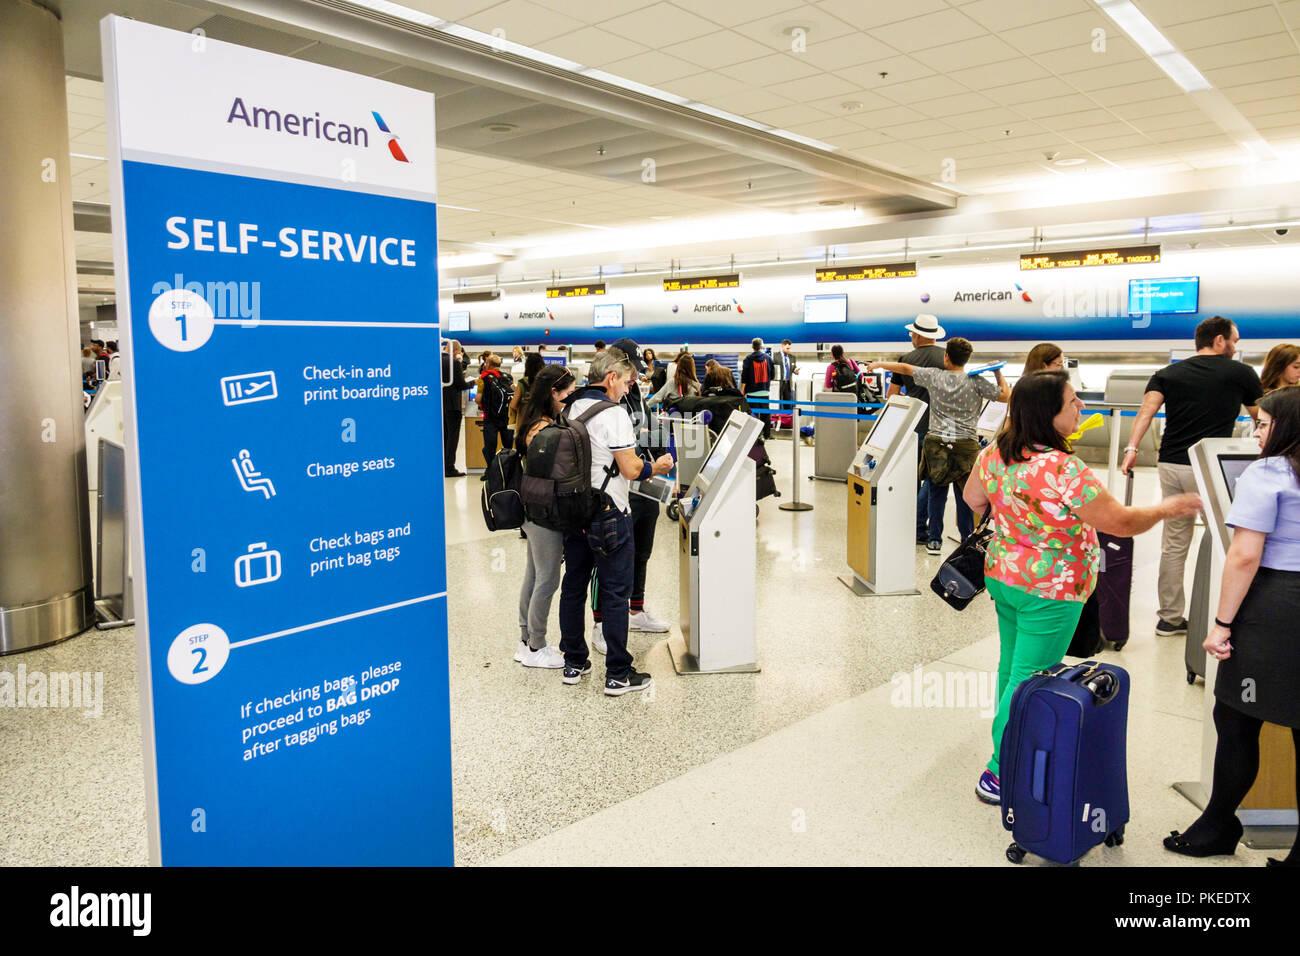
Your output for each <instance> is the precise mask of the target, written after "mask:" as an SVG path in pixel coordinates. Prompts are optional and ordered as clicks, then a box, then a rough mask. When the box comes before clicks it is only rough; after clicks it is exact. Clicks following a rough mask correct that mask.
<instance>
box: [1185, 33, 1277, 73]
mask: <svg viewBox="0 0 1300 956" xmlns="http://www.w3.org/2000/svg"><path fill="white" fill-rule="evenodd" d="M1295 28H1300V23H1298V24H1296V27H1295ZM1295 28H1293V29H1295ZM1295 52H1296V44H1295V43H1294V42H1293V41H1292V39H1291V37H1290V36H1289V35H1288V34H1286V33H1281V32H1279V33H1274V34H1270V35H1269V36H1262V37H1251V38H1250V39H1249V40H1237V41H1235V42H1233V43H1220V44H1218V45H1217V46H1207V47H1201V49H1199V50H1197V51H1196V53H1195V54H1194V55H1193V56H1191V57H1190V59H1191V61H1192V63H1193V64H1195V66H1196V68H1197V69H1198V70H1200V71H1201V72H1202V73H1205V72H1207V71H1209V70H1217V69H1219V68H1221V67H1225V66H1238V65H1239V64H1242V63H1260V62H1263V61H1264V60H1274V59H1277V58H1278V57H1280V56H1292V55H1293V54H1294V53H1295Z"/></svg>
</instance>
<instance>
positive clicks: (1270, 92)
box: [1223, 77, 1300, 105]
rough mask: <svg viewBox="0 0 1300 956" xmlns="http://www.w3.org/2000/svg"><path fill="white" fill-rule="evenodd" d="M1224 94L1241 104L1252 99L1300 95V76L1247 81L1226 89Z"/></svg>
mask: <svg viewBox="0 0 1300 956" xmlns="http://www.w3.org/2000/svg"><path fill="white" fill-rule="evenodd" d="M1223 95H1224V96H1226V97H1227V98H1228V99H1230V100H1231V101H1232V102H1233V103H1235V104H1237V105H1240V104H1242V103H1249V102H1251V101H1252V100H1268V99H1273V98H1274V97H1277V96H1300V77H1289V78H1287V79H1284V80H1269V81H1268V82H1266V83H1246V84H1243V85H1242V86H1234V87H1233V88H1232V89H1230V90H1224V91H1223Z"/></svg>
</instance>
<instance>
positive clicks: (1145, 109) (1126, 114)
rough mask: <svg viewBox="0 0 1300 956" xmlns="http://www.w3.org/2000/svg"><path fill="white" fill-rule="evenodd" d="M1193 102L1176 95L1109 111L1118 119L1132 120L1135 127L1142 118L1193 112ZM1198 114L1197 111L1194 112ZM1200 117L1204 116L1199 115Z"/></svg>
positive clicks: (1185, 96) (1125, 105)
mask: <svg viewBox="0 0 1300 956" xmlns="http://www.w3.org/2000/svg"><path fill="white" fill-rule="evenodd" d="M1195 105H1196V104H1195V102H1194V101H1193V100H1192V99H1191V98H1190V97H1189V96H1187V94H1185V93H1182V92H1180V93H1178V95H1176V96H1164V97H1160V98H1158V99H1153V100H1138V101H1137V102H1136V103H1121V104H1119V105H1118V106H1112V107H1109V109H1110V111H1111V112H1112V113H1114V114H1115V115H1116V116H1118V117H1119V118H1120V119H1126V120H1133V121H1134V122H1135V123H1136V124H1137V125H1139V126H1140V125H1141V120H1142V118H1143V117H1148V116H1164V115H1167V114H1170V113H1183V112H1186V111H1188V110H1193V109H1194V107H1195ZM1196 112H1197V113H1198V114H1199V110H1197V111H1196ZM1200 115H1201V116H1202V117H1203V116H1204V114H1200Z"/></svg>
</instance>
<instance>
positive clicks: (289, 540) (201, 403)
mask: <svg viewBox="0 0 1300 956" xmlns="http://www.w3.org/2000/svg"><path fill="white" fill-rule="evenodd" d="M103 48H104V58H105V79H106V82H107V91H106V92H107V100H108V116H109V129H110V134H109V141H110V147H111V153H110V155H111V165H112V176H113V190H114V192H113V233H114V241H115V244H116V262H117V296H118V301H117V306H118V314H119V317H120V323H119V324H120V326H121V334H122V338H123V340H124V347H123V352H124V354H125V358H126V367H125V374H124V376H123V377H124V380H125V395H126V402H127V404H126V416H127V443H128V446H129V452H130V453H129V456H128V461H129V464H128V472H129V473H128V487H129V492H130V507H131V509H132V519H133V526H132V533H133V538H134V552H133V553H134V557H133V564H134V573H135V586H136V599H137V604H136V607H137V625H136V630H137V639H138V643H139V660H140V697H141V717H142V722H143V728H144V731H143V732H144V740H145V764H146V774H147V776H148V785H149V786H148V791H149V815H150V836H151V846H152V853H153V859H154V862H156V863H163V864H182V865H188V864H216V865H224V864H304V865H314V864H374V865H385V864H450V863H451V861H452V835H451V833H452V828H451V761H450V731H449V714H448V707H449V704H448V665H447V611H446V554H445V550H444V548H445V542H444V535H443V500H442V480H441V475H442V474H443V468H442V461H441V455H442V440H441V432H440V426H441V422H442V415H441V408H440V397H441V394H440V390H439V387H438V385H439V383H438V362H437V355H438V345H439V343H438V325H437V322H438V317H437V299H438V290H437V260H436V252H437V245H436V243H437V239H436V234H435V220H436V213H435V210H436V207H435V194H434V157H435V152H434V114H433V97H432V96H431V95H429V94H428V93H423V92H419V91H416V90H411V89H407V88H404V87H400V86H395V85H392V84H389V83H384V82H381V81H379V80H374V79H368V78H365V77H359V76H353V75H351V74H348V73H344V72H341V71H339V70H334V69H330V68H327V67H323V66H318V65H315V64H312V63H306V62H303V61H300V60H294V59H289V58H286V57H281V56H274V55H271V54H267V53H262V52H258V51H254V50H248V49H244V48H242V47H238V46H234V45H231V44H226V43H219V42H216V41H213V40H210V39H207V38H205V37H202V36H196V35H190V34H187V33H177V32H174V31H170V30H164V29H160V28H157V27H153V26H149V25H146V24H142V23H136V22H133V21H130V20H124V19H120V18H117V17H109V18H107V19H106V20H105V21H104V23H103Z"/></svg>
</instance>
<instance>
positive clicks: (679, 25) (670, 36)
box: [601, 3, 717, 49]
mask: <svg viewBox="0 0 1300 956" xmlns="http://www.w3.org/2000/svg"><path fill="white" fill-rule="evenodd" d="M601 26H602V27H603V28H604V29H606V30H609V31H610V32H611V33H617V34H618V35H619V36H623V37H627V38H628V39H629V40H635V41H636V42H637V43H644V44H645V45H646V46H649V47H653V48H655V49H662V48H663V47H666V46H668V45H670V44H672V43H678V42H681V41H683V40H690V39H693V38H695V37H698V36H703V35H704V34H706V33H713V32H715V31H716V30H717V27H716V26H715V25H714V24H712V23H710V22H709V21H708V20H705V19H704V18H703V17H697V16H696V15H695V14H693V13H688V12H686V11H685V10H683V9H681V8H680V7H677V6H674V5H673V4H671V3H656V4H654V5H653V6H649V7H644V8H642V9H640V10H637V11H635V12H634V13H625V14H623V15H622V16H620V17H614V19H612V20H606V21H604V22H603V23H602V24H601Z"/></svg>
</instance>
